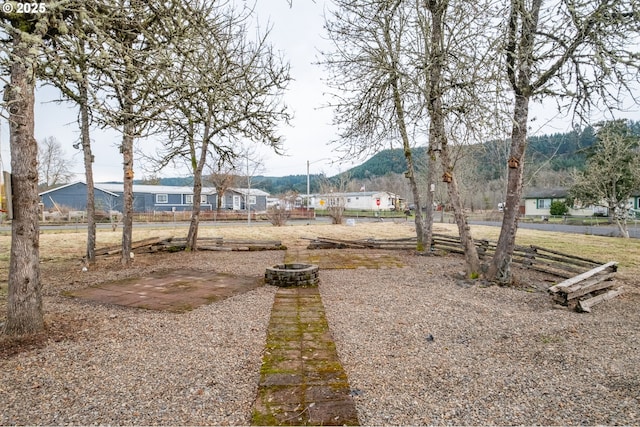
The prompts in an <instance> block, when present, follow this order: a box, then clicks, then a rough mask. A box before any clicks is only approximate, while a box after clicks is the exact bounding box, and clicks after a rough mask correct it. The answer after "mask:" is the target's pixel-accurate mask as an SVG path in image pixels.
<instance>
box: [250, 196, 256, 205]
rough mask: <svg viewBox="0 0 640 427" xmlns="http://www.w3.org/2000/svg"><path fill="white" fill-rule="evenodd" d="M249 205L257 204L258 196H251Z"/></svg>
mask: <svg viewBox="0 0 640 427" xmlns="http://www.w3.org/2000/svg"><path fill="white" fill-rule="evenodd" d="M249 204H250V205H255V204H256V196H249Z"/></svg>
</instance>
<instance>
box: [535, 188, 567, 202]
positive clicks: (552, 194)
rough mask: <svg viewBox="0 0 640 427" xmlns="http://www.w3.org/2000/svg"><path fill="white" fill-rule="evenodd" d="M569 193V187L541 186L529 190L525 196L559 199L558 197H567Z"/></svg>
mask: <svg viewBox="0 0 640 427" xmlns="http://www.w3.org/2000/svg"><path fill="white" fill-rule="evenodd" d="M568 194H569V190H568V189H567V188H562V187H557V188H539V189H535V188H533V189H531V190H528V191H527V192H526V193H525V195H524V198H525V199H557V198H565V197H567V195H568Z"/></svg>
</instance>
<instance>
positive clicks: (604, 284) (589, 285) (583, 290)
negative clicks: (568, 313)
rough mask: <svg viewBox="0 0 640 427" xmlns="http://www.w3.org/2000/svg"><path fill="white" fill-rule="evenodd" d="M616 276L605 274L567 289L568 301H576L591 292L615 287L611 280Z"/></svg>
mask: <svg viewBox="0 0 640 427" xmlns="http://www.w3.org/2000/svg"><path fill="white" fill-rule="evenodd" d="M614 276H615V273H609V274H603V275H600V276H595V277H592V278H590V279H587V280H585V281H584V282H582V283H580V284H579V285H578V284H576V285H573V286H570V288H567V289H566V291H567V292H566V295H567V297H566V298H567V299H568V300H570V299H575V298H578V297H581V296H583V295H586V294H590V293H591V292H595V291H599V290H601V289H607V288H610V287H612V286H613V282H612V281H611V279H612V278H613V277H614Z"/></svg>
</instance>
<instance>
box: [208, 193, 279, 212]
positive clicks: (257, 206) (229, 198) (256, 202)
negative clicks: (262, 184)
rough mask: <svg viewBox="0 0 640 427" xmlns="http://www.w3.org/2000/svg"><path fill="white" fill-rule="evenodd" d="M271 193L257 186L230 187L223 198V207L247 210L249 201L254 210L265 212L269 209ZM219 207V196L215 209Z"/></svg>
mask: <svg viewBox="0 0 640 427" xmlns="http://www.w3.org/2000/svg"><path fill="white" fill-rule="evenodd" d="M268 197H269V193H267V192H266V191H262V190H258V189H257V188H229V189H228V190H227V191H226V192H225V193H224V197H223V198H222V206H221V208H222V209H232V210H234V211H244V210H247V203H248V205H249V207H250V208H251V210H252V211H255V212H264V211H266V210H267V198H268ZM216 207H217V198H216V202H215V203H214V209H216Z"/></svg>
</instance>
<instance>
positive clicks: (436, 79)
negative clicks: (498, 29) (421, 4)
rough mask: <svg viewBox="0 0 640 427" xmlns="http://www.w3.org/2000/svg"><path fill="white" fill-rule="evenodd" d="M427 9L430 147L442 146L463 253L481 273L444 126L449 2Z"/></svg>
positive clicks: (471, 269)
mask: <svg viewBox="0 0 640 427" xmlns="http://www.w3.org/2000/svg"><path fill="white" fill-rule="evenodd" d="M426 5H427V8H428V9H429V11H430V12H431V40H430V52H431V57H430V58H429V59H430V61H429V62H430V64H431V69H430V70H429V75H428V79H429V101H428V104H427V108H428V110H429V116H430V118H431V125H430V128H429V147H431V148H432V149H433V148H434V147H440V149H441V152H440V161H441V163H442V169H443V170H444V171H445V172H446V173H448V174H449V177H450V180H449V183H448V185H447V190H448V193H449V200H450V201H451V205H452V207H453V211H454V217H455V220H456V225H457V226H458V232H459V233H460V242H461V244H462V247H463V248H464V256H465V260H466V263H467V266H466V267H467V274H468V276H469V277H474V276H477V275H479V274H480V259H479V258H478V251H477V249H476V246H475V244H474V242H473V237H472V236H471V230H470V228H469V224H468V223H467V219H466V217H465V215H464V211H463V207H462V201H461V198H460V190H459V189H458V184H457V181H456V178H455V176H454V175H453V173H452V172H453V167H452V166H451V165H452V163H451V159H450V156H449V147H448V141H447V137H446V131H445V125H444V112H443V108H442V66H443V62H444V60H445V58H444V55H445V53H444V47H443V43H444V42H443V39H444V21H443V18H444V13H445V11H446V9H447V5H448V2H447V1H446V0H441V1H438V0H428V1H427V3H426Z"/></svg>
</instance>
